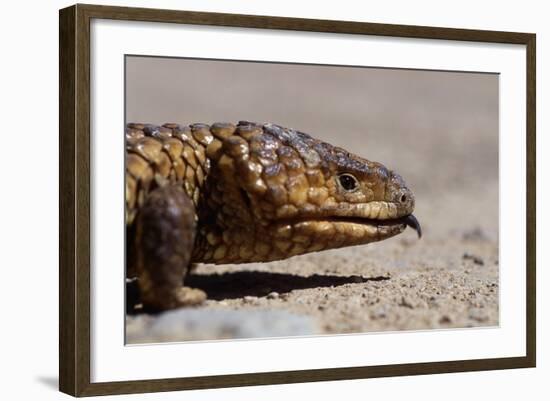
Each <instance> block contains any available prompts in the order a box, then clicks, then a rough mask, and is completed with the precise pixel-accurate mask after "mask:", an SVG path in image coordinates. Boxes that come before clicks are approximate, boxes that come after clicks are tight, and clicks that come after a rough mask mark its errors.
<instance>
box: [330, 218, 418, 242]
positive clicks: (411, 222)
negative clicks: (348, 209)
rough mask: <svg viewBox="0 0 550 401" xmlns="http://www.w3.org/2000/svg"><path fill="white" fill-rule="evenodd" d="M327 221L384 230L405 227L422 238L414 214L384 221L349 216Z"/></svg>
mask: <svg viewBox="0 0 550 401" xmlns="http://www.w3.org/2000/svg"><path fill="white" fill-rule="evenodd" d="M326 220H327V221H330V222H342V223H353V224H362V225H369V226H375V227H379V228H382V229H384V228H391V227H399V226H403V225H404V226H405V227H410V228H412V229H413V230H415V231H416V234H417V235H418V238H421V237H422V227H421V225H420V222H419V221H418V219H417V218H416V217H415V216H414V215H413V214H409V215H407V216H403V217H400V218H397V219H383V220H379V219H366V218H363V217H349V216H333V217H329V218H326ZM405 227H404V228H405Z"/></svg>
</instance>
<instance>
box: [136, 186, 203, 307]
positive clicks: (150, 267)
mask: <svg viewBox="0 0 550 401" xmlns="http://www.w3.org/2000/svg"><path fill="white" fill-rule="evenodd" d="M135 223H136V230H135V248H134V249H135V267H136V273H137V276H138V283H139V288H140V293H141V300H142V303H143V306H144V308H145V309H146V310H153V311H155V310H166V309H173V308H177V307H180V306H189V305H196V304H199V303H201V302H203V301H204V300H205V299H206V294H205V293H204V291H202V290H199V289H193V288H189V287H183V279H184V278H185V276H186V274H187V273H188V272H189V270H190V261H191V254H192V251H193V245H194V241H195V230H196V225H197V223H196V219H195V207H194V205H193V202H192V201H191V200H190V199H189V197H188V196H187V194H186V193H185V191H184V190H183V189H182V188H181V186H176V185H170V184H166V185H163V186H161V187H158V188H156V189H155V190H153V191H152V192H151V193H150V194H149V195H148V196H147V199H146V201H145V204H144V205H143V207H142V208H141V210H140V212H139V213H138V216H136V222H135Z"/></svg>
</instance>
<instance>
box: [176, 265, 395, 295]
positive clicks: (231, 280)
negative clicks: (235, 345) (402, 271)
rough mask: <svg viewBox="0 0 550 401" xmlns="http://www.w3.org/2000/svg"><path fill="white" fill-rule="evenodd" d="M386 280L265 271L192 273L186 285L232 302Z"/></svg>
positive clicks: (381, 278) (387, 278)
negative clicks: (239, 299)
mask: <svg viewBox="0 0 550 401" xmlns="http://www.w3.org/2000/svg"><path fill="white" fill-rule="evenodd" d="M383 280H389V277H385V276H379V277H362V276H334V275H320V274H314V275H311V276H307V277H305V276H298V275H295V274H287V273H274V272H264V271H261V272H260V271H237V272H226V273H221V274H219V273H214V274H191V275H189V276H188V277H187V278H186V280H185V285H188V286H190V287H194V288H199V289H201V290H203V291H205V292H206V293H207V294H208V298H209V299H213V300H218V301H219V300H222V299H235V298H243V297H245V296H254V297H264V296H266V295H268V294H269V293H271V292H277V293H279V294H284V293H287V292H290V291H292V290H303V289H308V288H320V287H338V286H341V285H345V284H353V283H355V284H357V283H365V282H368V281H383Z"/></svg>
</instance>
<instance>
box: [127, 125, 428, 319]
mask: <svg viewBox="0 0 550 401" xmlns="http://www.w3.org/2000/svg"><path fill="white" fill-rule="evenodd" d="M125 181H126V195H125V197H126V232H127V275H128V276H137V278H138V284H139V289H140V294H141V299H142V303H143V305H144V307H146V308H148V309H150V310H166V309H172V308H176V307H179V306H185V305H194V304H198V303H201V302H202V301H204V299H205V298H206V294H205V293H204V292H203V291H201V290H199V289H193V288H189V287H184V286H182V284H183V280H184V278H185V276H186V274H187V273H188V272H189V271H190V270H191V266H192V265H193V264H194V263H218V264H219V263H246V262H267V261H273V260H279V259H285V258H289V257H291V256H295V255H300V254H304V253H308V252H315V251H321V250H325V249H333V248H340V247H344V246H350V245H359V244H366V243H369V242H374V241H380V240H383V239H386V238H389V237H392V236H394V235H397V234H399V233H401V232H403V231H404V230H405V228H406V227H407V226H410V227H412V228H414V229H415V230H416V231H417V233H418V236H420V235H421V229H420V224H419V223H418V221H417V220H416V218H415V217H414V216H413V214H412V212H413V209H414V196H413V194H412V192H411V191H410V190H409V189H408V188H407V186H406V184H405V182H404V181H403V179H402V178H401V177H400V176H399V175H398V174H396V173H394V172H392V171H390V170H388V169H387V168H386V167H384V166H383V165H382V164H380V163H376V162H372V161H369V160H366V159H363V158H361V157H359V156H356V155H353V154H351V153H349V152H348V151H346V150H344V149H341V148H339V147H336V146H332V145H330V144H328V143H325V142H322V141H319V140H317V139H314V138H312V137H311V136H309V135H308V134H305V133H303V132H300V131H297V130H294V129H289V128H283V127H281V126H278V125H275V124H258V123H253V122H248V121H240V122H239V123H238V124H237V125H234V124H230V123H215V124H212V125H206V124H191V125H179V124H164V125H162V126H157V125H152V124H139V123H130V124H127V126H126V177H125Z"/></svg>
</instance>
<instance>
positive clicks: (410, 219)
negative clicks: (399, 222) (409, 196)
mask: <svg viewBox="0 0 550 401" xmlns="http://www.w3.org/2000/svg"><path fill="white" fill-rule="evenodd" d="M404 222H405V224H406V225H408V226H409V227H410V228H412V229H414V230H415V231H416V233H417V234H418V238H421V237H422V227H420V223H419V222H418V220H417V219H416V217H414V215H412V214H409V215H408V216H406V217H405V218H404Z"/></svg>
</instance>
